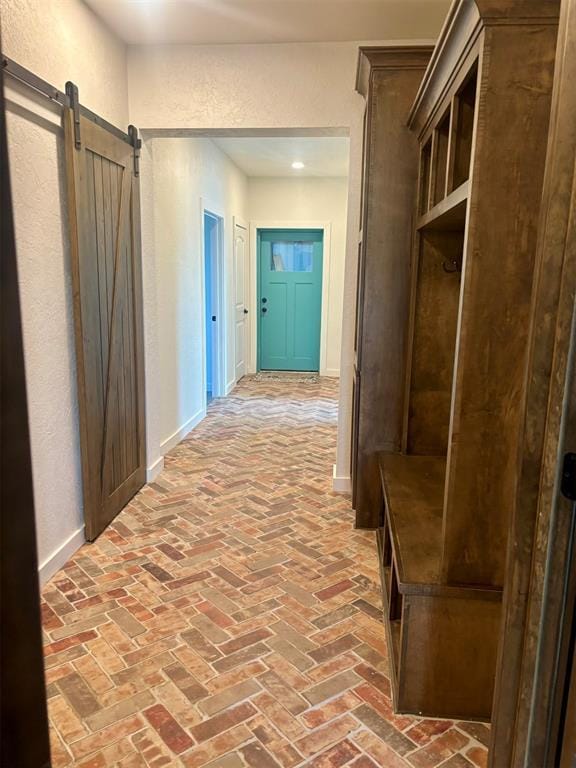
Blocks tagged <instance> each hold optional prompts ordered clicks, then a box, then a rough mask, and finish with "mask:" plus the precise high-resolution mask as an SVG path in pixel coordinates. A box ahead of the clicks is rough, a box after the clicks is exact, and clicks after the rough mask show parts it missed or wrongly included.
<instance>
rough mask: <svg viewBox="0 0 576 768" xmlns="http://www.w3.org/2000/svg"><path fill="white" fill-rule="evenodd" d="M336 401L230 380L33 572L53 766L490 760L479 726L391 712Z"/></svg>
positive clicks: (238, 766)
mask: <svg viewBox="0 0 576 768" xmlns="http://www.w3.org/2000/svg"><path fill="white" fill-rule="evenodd" d="M336 398H337V383H336V382H335V381H333V380H330V379H320V381H318V382H311V383H308V382H306V383H301V382H295V381H294V380H290V379H287V380H286V381H274V380H268V381H266V380H255V379H253V378H246V379H244V380H243V381H242V382H241V383H240V384H239V385H238V386H237V387H236V389H235V390H234V391H233V393H232V394H231V396H230V397H228V398H227V399H225V400H217V401H215V402H213V403H212V404H211V406H210V408H209V413H208V416H207V418H206V419H205V420H204V421H203V422H202V423H201V424H200V425H199V426H198V427H197V428H196V429H195V430H194V431H193V432H192V433H191V434H190V435H189V436H188V437H187V438H186V439H185V440H184V441H183V442H182V443H181V444H180V445H179V446H177V447H176V448H175V449H174V450H173V451H172V452H171V453H170V454H169V455H168V456H167V457H166V462H165V470H164V472H163V473H162V475H161V476H160V477H159V478H158V479H157V480H156V482H154V483H152V484H150V485H148V486H146V487H145V488H144V489H143V490H142V491H141V492H140V493H139V494H138V495H137V496H136V497H135V498H134V499H133V500H132V502H131V503H130V504H129V505H128V506H127V507H126V509H125V510H124V511H123V512H122V513H121V514H120V515H119V516H118V517H117V518H116V520H115V521H114V523H113V524H112V525H111V526H110V527H109V528H108V530H107V531H105V533H103V534H102V536H101V537H100V538H99V539H98V541H97V542H96V543H94V544H91V545H86V546H85V547H83V548H82V549H81V550H80V551H79V552H78V553H77V554H76V555H75V556H74V557H73V558H72V559H71V560H70V562H69V563H68V564H67V565H66V566H65V568H64V569H63V570H62V571H61V572H60V573H58V574H57V575H56V576H55V577H54V578H53V579H52V581H51V582H50V583H49V584H47V585H46V587H45V588H44V590H43V618H44V633H45V653H46V675H47V684H48V694H49V712H50V720H51V727H52V742H53V765H54V766H55V767H56V766H82V767H83V768H89V766H90V767H93V768H105V767H106V766H120V767H122V768H137V767H138V766H142V767H145V766H149V767H150V768H160V766H187V767H188V768H203V767H206V766H210V768H242V767H244V768H246V767H247V768H296V766H301V765H306V766H310V767H311V768H312V767H313V768H337V767H339V766H350V768H373V767H374V766H385V767H386V768H398V767H401V766H404V767H405V768H410V767H412V768H428V767H430V768H435V767H436V766H440V765H444V766H445V768H449V767H450V766H459V767H460V766H483V765H485V763H486V752H487V749H486V745H487V743H488V741H487V740H488V733H489V730H488V727H487V726H486V725H483V724H481V723H474V724H471V723H459V722H451V721H437V720H424V719H422V718H416V717H409V716H405V715H395V714H394V713H393V711H392V706H391V701H390V682H389V677H388V675H389V667H388V658H387V650H386V644H385V639H384V629H383V626H382V624H381V621H380V612H381V604H380V594H379V587H378V569H377V563H376V554H375V553H376V549H375V546H374V536H373V534H372V533H370V532H362V531H354V530H353V529H352V519H353V517H352V512H351V509H350V500H349V498H347V497H346V496H342V495H337V494H334V493H333V492H332V490H331V475H332V472H331V470H332V463H333V460H334V450H335V440H336Z"/></svg>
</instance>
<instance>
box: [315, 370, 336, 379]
mask: <svg viewBox="0 0 576 768" xmlns="http://www.w3.org/2000/svg"><path fill="white" fill-rule="evenodd" d="M320 376H329V377H330V378H332V379H339V378H340V368H325V369H324V370H323V371H320Z"/></svg>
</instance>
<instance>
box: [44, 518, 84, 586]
mask: <svg viewBox="0 0 576 768" xmlns="http://www.w3.org/2000/svg"><path fill="white" fill-rule="evenodd" d="M85 543H86V537H85V535H84V526H82V527H81V528H78V530H77V531H74V533H72V534H71V535H70V536H69V537H68V538H67V539H66V541H65V542H64V543H63V544H61V545H60V546H59V547H58V549H56V550H55V551H54V552H53V553H52V554H51V555H50V556H49V557H47V558H46V560H44V562H43V563H42V564H41V565H40V567H39V568H38V578H39V580H40V586H41V587H43V586H44V584H46V582H47V581H49V580H50V579H51V578H52V576H54V574H55V573H58V571H59V570H60V568H62V567H63V566H64V565H66V563H67V561H68V560H69V559H70V558H71V557H72V555H73V554H74V553H75V552H77V551H78V550H79V549H80V547H81V546H82V545H83V544H85Z"/></svg>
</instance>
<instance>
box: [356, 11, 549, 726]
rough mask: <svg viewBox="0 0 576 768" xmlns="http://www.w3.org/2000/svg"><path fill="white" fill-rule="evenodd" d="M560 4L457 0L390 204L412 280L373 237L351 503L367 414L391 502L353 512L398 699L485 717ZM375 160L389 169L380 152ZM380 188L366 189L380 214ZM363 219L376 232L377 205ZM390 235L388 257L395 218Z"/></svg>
mask: <svg viewBox="0 0 576 768" xmlns="http://www.w3.org/2000/svg"><path fill="white" fill-rule="evenodd" d="M557 17H558V3H557V2H556V1H555V0H514V2H512V0H499V1H498V2H495V1H494V0H476V2H474V0H458V1H457V2H455V3H454V4H453V5H452V7H451V10H450V13H449V15H448V18H447V21H446V24H445V26H444V28H443V31H442V33H441V36H440V39H439V41H438V44H437V46H436V48H435V50H434V53H433V55H432V58H431V60H430V64H429V67H428V69H427V71H426V74H425V76H424V79H423V81H422V83H421V85H420V88H419V91H418V94H417V96H416V99H415V101H414V104H413V106H412V109H411V111H410V114H409V118H408V126H409V128H410V130H411V131H412V132H413V134H414V137H415V138H417V140H418V144H419V152H420V161H419V174H418V180H417V181H415V180H414V178H413V175H412V172H411V169H410V168H405V169H404V171H405V172H406V173H407V179H408V181H407V182H406V184H408V185H409V186H410V188H412V187H411V185H413V184H416V188H417V190H418V200H417V204H416V207H415V208H414V207H411V205H410V200H409V199H408V198H409V197H410V195H409V194H408V192H406V195H405V199H403V200H402V202H401V203H400V202H399V201H397V204H398V208H396V202H395V203H391V202H390V201H386V205H391V206H392V210H394V211H396V210H398V211H399V210H400V205H403V206H405V208H404V219H403V226H406V223H407V222H408V221H409V219H410V216H411V213H412V211H415V219H414V221H413V222H412V226H411V227H410V233H411V237H412V244H413V248H412V260H411V268H410V270H409V274H410V286H409V287H408V285H407V282H406V281H407V275H408V272H407V271H406V262H405V259H406V253H405V251H404V250H403V249H404V247H405V245H406V240H405V239H404V238H400V239H399V240H398V242H394V246H393V247H392V248H391V249H390V250H391V251H392V252H393V253H394V258H393V259H392V260H391V261H392V263H393V268H392V269H391V271H387V269H386V268H383V267H381V269H380V271H379V272H377V273H376V274H375V277H374V281H372V280H371V279H366V265H367V264H368V260H369V258H370V250H369V249H368V248H366V250H365V251H364V259H365V263H364V266H363V269H364V270H365V272H364V286H363V291H360V296H361V299H362V301H363V305H362V306H361V307H360V311H359V316H362V317H363V320H362V323H359V329H360V330H359V333H360V334H361V335H363V338H360V339H359V340H358V347H359V348H361V349H362V364H361V366H360V371H361V381H360V397H359V407H358V413H359V417H358V418H359V427H358V430H357V432H358V437H357V442H358V452H357V470H358V472H357V474H358V480H357V487H356V501H357V512H359V511H360V510H361V507H360V506H359V499H360V498H363V497H361V496H360V488H361V483H362V472H361V471H360V470H361V467H362V465H361V461H360V459H361V457H362V448H363V447H367V450H368V452H369V451H370V450H371V449H373V448H374V446H375V443H376V441H375V440H372V441H370V440H366V439H365V438H364V437H363V436H362V429H361V424H362V418H363V416H364V418H366V417H368V418H370V419H371V423H372V429H373V431H374V432H375V433H377V434H378V436H379V437H381V438H382V440H381V442H380V443H378V448H379V449H380V451H379V452H378V453H377V455H376V462H377V465H378V468H379V472H380V479H381V488H382V496H383V501H382V502H379V501H378V499H377V498H376V497H375V496H374V497H372V496H370V503H373V504H374V505H378V504H379V503H380V506H375V507H374V508H373V509H372V514H371V515H365V514H364V512H363V513H362V516H361V517H360V520H359V522H363V521H364V520H366V519H368V520H369V521H371V522H373V521H374V520H378V519H380V520H381V523H380V528H379V530H378V532H377V539H378V547H379V550H378V551H379V558H380V565H381V573H382V585H383V602H384V615H385V624H386V627H387V633H388V640H389V645H390V648H391V654H390V656H391V662H392V675H391V677H392V685H393V694H394V703H395V707H396V709H397V710H398V711H400V712H411V713H417V714H425V715H429V716H436V717H439V716H440V717H461V718H477V719H488V718H489V717H490V713H491V702H492V694H493V687H494V676H495V670H496V656H497V648H498V636H499V630H500V621H501V599H502V585H503V583H504V572H505V564H506V563H505V560H506V545H507V531H508V527H509V522H510V516H511V511H512V506H513V503H514V492H515V484H516V481H517V477H518V468H517V460H518V455H519V445H520V442H519V441H520V433H521V426H522V418H523V402H524V397H525V388H526V362H527V352H528V330H529V325H530V318H531V290H532V281H533V273H534V261H535V251H536V235H537V232H536V229H537V223H538V214H539V207H540V200H541V194H542V185H543V174H544V164H545V156H546V142H547V134H548V126H549V119H550V103H551V87H552V79H553V69H554V54H555V43H556V35H557ZM403 140H404V138H403ZM405 141H406V146H407V147H410V146H411V145H410V142H409V141H408V140H407V139H406V140H405ZM386 154H387V155H393V156H396V155H398V154H401V152H400V151H399V150H398V149H396V148H395V147H394V145H389V146H388V148H387V152H386ZM369 167H370V166H369ZM375 173H376V174H377V175H380V176H381V177H382V180H383V179H384V178H385V177H386V169H385V164H384V163H383V164H382V166H375ZM382 183H383V181H382ZM372 194H373V187H372V186H370V185H367V186H366V202H365V207H366V208H367V209H368V210H370V206H371V195H372ZM372 202H373V201H372ZM384 211H385V209H384V208H382V209H381V210H380V213H379V216H380V218H382V217H383V218H384V219H385V218H386V214H385V213H384ZM398 217H399V218H400V217H401V214H400V213H398ZM364 221H365V222H366V223H365V224H364V227H363V236H364V237H366V236H367V235H368V233H369V231H370V229H369V223H370V221H371V219H370V216H369V214H367V213H366V212H365V214H364ZM402 233H403V235H404V236H405V235H406V232H405V231H404V230H402ZM378 236H379V237H380V238H381V239H380V240H379V242H380V251H381V253H388V251H389V248H388V246H389V245H390V243H391V242H392V241H391V240H390V239H389V238H390V237H391V230H388V231H386V230H385V231H384V232H383V233H382V234H381V233H379V234H378ZM400 242H401V243H402V248H400V247H397V245H398V243H400ZM407 295H409V296H410V298H409V300H408V310H407V314H408V319H407V320H406V310H405V301H406V298H405V297H406V296H407ZM373 304H376V305H377V306H376V307H373V306H372V305H373ZM373 312H374V313H375V314H372V313H373ZM388 313H389V314H388ZM366 318H369V319H370V322H368V323H367V321H366ZM373 322H375V325H372V323H373ZM375 327H378V329H379V336H380V344H381V346H380V351H379V353H378V352H377V351H376V350H375V345H374V341H373V338H371V337H370V332H371V331H372V332H375V331H374V328H375ZM365 349H370V350H372V351H373V354H374V357H373V358H370V360H371V365H368V363H367V357H366V353H365ZM390 368H393V369H394V372H393V375H392V374H391V373H390ZM399 378H401V379H402V380H403V382H404V389H403V390H400V389H399V388H398V379H399ZM367 400H370V402H367ZM368 461H369V460H368Z"/></svg>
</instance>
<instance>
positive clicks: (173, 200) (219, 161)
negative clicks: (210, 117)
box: [142, 138, 247, 476]
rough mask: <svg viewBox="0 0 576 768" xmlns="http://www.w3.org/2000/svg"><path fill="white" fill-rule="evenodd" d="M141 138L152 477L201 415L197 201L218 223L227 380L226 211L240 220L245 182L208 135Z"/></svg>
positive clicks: (230, 369)
mask: <svg viewBox="0 0 576 768" xmlns="http://www.w3.org/2000/svg"><path fill="white" fill-rule="evenodd" d="M144 143H145V152H144V155H145V159H144V163H145V166H144V168H145V169H146V170H143V173H142V187H143V197H144V200H145V202H144V210H143V218H147V224H146V229H145V231H144V232H143V250H144V302H145V333H146V385H147V401H148V415H149V417H150V416H152V418H149V419H148V424H147V427H148V468H149V476H153V475H154V474H155V472H157V471H158V470H159V469H161V466H162V461H161V458H162V456H163V455H164V454H165V453H166V452H167V451H168V450H169V449H170V448H171V447H172V446H173V445H175V444H176V443H177V442H178V441H179V440H180V439H182V437H183V436H184V435H185V434H186V433H187V432H189V431H190V429H191V428H192V427H193V426H194V425H195V424H196V423H198V421H199V420H200V419H201V418H202V417H203V416H204V414H205V391H204V386H203V376H202V371H203V366H204V346H203V345H204V334H203V267H202V262H203V241H202V210H201V202H203V204H204V206H205V207H206V208H207V209H209V210H210V211H211V212H212V213H215V214H217V215H219V216H222V218H223V223H224V261H225V264H226V284H225V296H224V303H225V306H226V307H227V308H228V312H227V313H226V316H225V319H224V322H225V346H226V354H225V357H226V371H225V382H226V384H227V388H230V387H231V386H232V385H233V383H234V315H233V312H232V311H231V307H232V303H233V275H234V264H233V250H232V249H233V217H235V216H236V217H240V218H244V219H245V218H246V193H247V180H246V177H245V175H244V174H243V173H242V172H241V171H240V170H239V169H238V168H237V167H236V166H235V165H234V164H233V163H232V161H231V160H230V159H229V158H228V157H227V155H225V154H224V153H223V152H222V151H221V150H220V149H219V148H218V147H217V146H216V145H215V144H214V143H213V142H212V141H210V140H209V139H190V138H185V139H148V140H147V141H145V142H144ZM150 171H151V172H150ZM150 216H152V220H150ZM154 412H155V413H156V415H155V417H154V416H153V413H154Z"/></svg>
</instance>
